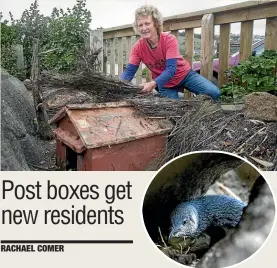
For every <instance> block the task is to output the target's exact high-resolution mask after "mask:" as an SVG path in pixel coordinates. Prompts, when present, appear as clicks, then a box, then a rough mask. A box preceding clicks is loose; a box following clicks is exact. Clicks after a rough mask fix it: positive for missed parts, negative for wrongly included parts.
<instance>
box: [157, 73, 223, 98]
mask: <svg viewBox="0 0 277 268" xmlns="http://www.w3.org/2000/svg"><path fill="white" fill-rule="evenodd" d="M184 88H185V89H187V90H188V91H190V92H192V93H194V94H196V95H198V94H205V95H208V96H210V97H212V98H213V99H214V100H217V99H218V98H219V97H220V90H219V88H218V87H217V86H216V85H215V84H213V83H212V82H211V81H209V80H208V79H206V78H205V77H204V76H202V75H200V74H199V73H197V72H195V71H193V70H190V71H189V73H188V74H187V76H186V77H185V78H184V79H183V80H182V81H181V82H180V84H179V85H177V86H176V87H174V88H161V89H158V91H159V95H160V96H163V97H168V98H170V99H179V95H178V92H179V91H180V89H182V90H183V89H184Z"/></svg>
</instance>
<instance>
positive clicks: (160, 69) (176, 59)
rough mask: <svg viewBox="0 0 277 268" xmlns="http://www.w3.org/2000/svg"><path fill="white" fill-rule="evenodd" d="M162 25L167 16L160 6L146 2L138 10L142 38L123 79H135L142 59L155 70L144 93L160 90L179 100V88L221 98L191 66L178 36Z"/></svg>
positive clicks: (214, 87)
mask: <svg viewBox="0 0 277 268" xmlns="http://www.w3.org/2000/svg"><path fill="white" fill-rule="evenodd" d="M162 27H163V19H162V16H161V13H160V12H159V11H158V9H157V8H155V7H153V6H151V5H145V6H142V7H141V8H138V9H137V10H136V13H135V22H134V28H135V31H137V32H139V34H140V35H141V37H142V38H140V39H139V40H138V41H137V42H136V44H135V45H134V47H133V49H132V52H131V55H130V59H129V63H128V65H127V68H126V70H125V71H124V72H123V73H122V75H121V76H120V79H121V80H127V81H131V80H132V79H133V77H134V76H135V73H136V71H137V70H138V67H139V65H140V62H141V61H142V62H143V63H144V64H145V65H146V66H147V68H148V69H149V70H150V71H151V74H152V79H153V81H151V82H148V83H143V84H141V85H140V86H141V88H142V92H143V93H149V92H152V90H153V89H156V90H157V91H158V92H159V94H160V95H161V96H167V97H169V98H172V99H179V95H178V91H181V90H183V89H184V88H186V89H187V90H189V91H191V92H193V93H195V94H206V95H209V96H210V97H212V98H213V99H214V100H217V99H218V98H219V96H220V90H219V88H218V87H217V86H215V85H214V84H213V83H212V82H210V81H209V80H207V79H206V78H205V77H203V76H201V75H200V74H198V73H197V72H194V71H193V70H192V69H191V66H190V65H189V63H188V62H187V61H185V60H184V59H183V57H182V56H181V55H180V52H179V47H178V41H177V39H176V37H175V36H174V35H172V34H169V33H165V32H162Z"/></svg>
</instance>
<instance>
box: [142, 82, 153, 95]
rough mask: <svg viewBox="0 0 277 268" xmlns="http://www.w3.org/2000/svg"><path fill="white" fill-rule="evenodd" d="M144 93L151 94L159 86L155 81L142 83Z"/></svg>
mask: <svg viewBox="0 0 277 268" xmlns="http://www.w3.org/2000/svg"><path fill="white" fill-rule="evenodd" d="M139 86H140V88H141V92H142V93H150V92H151V91H152V90H153V89H154V88H156V86H157V84H156V82H155V81H151V82H147V83H142V84H140V85H139Z"/></svg>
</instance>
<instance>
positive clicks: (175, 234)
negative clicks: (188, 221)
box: [168, 229, 179, 240]
mask: <svg viewBox="0 0 277 268" xmlns="http://www.w3.org/2000/svg"><path fill="white" fill-rule="evenodd" d="M178 233H179V230H178V229H177V230H176V229H172V230H171V232H170V233H169V236H168V240H170V239H172V238H174V237H177V234H178Z"/></svg>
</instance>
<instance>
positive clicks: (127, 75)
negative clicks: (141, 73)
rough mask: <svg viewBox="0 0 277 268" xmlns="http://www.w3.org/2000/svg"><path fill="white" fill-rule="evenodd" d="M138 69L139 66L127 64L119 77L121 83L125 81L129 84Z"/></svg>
mask: <svg viewBox="0 0 277 268" xmlns="http://www.w3.org/2000/svg"><path fill="white" fill-rule="evenodd" d="M138 67H139V65H134V64H131V63H128V65H127V68H126V69H125V71H124V72H123V73H122V74H121V76H120V80H123V81H126V80H127V81H128V82H131V81H132V79H133V78H134V76H135V74H136V72H137V70H138Z"/></svg>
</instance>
